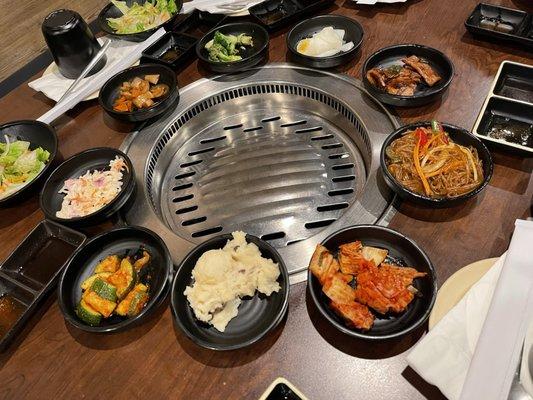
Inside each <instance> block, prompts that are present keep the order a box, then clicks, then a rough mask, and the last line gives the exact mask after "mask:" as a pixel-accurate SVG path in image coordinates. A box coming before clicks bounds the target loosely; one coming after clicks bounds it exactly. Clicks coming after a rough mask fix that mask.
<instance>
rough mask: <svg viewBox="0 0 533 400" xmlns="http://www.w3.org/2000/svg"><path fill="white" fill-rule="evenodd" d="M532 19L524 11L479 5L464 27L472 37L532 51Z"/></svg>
mask: <svg viewBox="0 0 533 400" xmlns="http://www.w3.org/2000/svg"><path fill="white" fill-rule="evenodd" d="M532 18H533V17H532V15H530V14H528V13H526V12H524V11H520V10H514V9H511V8H506V7H500V6H496V5H492V4H485V3H480V4H478V5H477V6H476V8H475V9H474V11H472V14H470V16H469V17H468V19H467V20H466V21H465V26H466V29H468V31H469V32H470V33H472V34H473V35H478V36H481V37H483V38H486V39H493V40H495V41H501V40H505V41H508V42H514V43H518V44H521V45H524V46H526V47H529V49H533V26H532Z"/></svg>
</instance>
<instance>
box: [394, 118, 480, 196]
mask: <svg viewBox="0 0 533 400" xmlns="http://www.w3.org/2000/svg"><path fill="white" fill-rule="evenodd" d="M431 125H432V126H431V127H430V128H416V130H414V131H408V132H406V133H405V134H404V135H403V136H402V137H400V138H398V139H396V140H394V141H393V142H392V143H391V144H390V145H389V146H388V147H387V148H386V149H385V153H386V155H387V157H388V162H387V168H388V170H389V172H390V173H391V174H392V176H393V177H394V178H395V179H396V180H397V181H398V182H399V183H400V184H401V185H402V186H404V187H405V188H406V189H408V190H410V191H412V192H415V193H418V194H421V195H424V196H428V197H431V198H454V197H458V196H461V195H463V194H466V193H469V192H471V191H472V190H474V189H476V188H477V187H479V186H480V185H481V183H482V182H483V179H484V178H483V165H482V161H481V160H480V159H479V157H478V154H477V151H476V149H475V148H473V147H465V146H461V145H459V144H457V143H454V142H453V141H452V140H451V139H450V137H449V136H448V133H446V132H445V131H444V129H443V128H442V126H441V125H440V124H439V123H438V122H436V121H433V122H432V123H431Z"/></svg>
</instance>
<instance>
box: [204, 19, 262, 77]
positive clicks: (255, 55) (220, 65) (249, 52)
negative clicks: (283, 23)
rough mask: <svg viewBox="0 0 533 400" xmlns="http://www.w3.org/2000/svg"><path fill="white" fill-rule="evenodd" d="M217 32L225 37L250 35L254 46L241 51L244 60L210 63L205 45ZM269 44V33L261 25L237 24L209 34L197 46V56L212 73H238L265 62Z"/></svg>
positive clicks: (224, 26)
mask: <svg viewBox="0 0 533 400" xmlns="http://www.w3.org/2000/svg"><path fill="white" fill-rule="evenodd" d="M216 31H220V32H221V33H223V34H225V35H235V36H237V35H239V34H241V33H245V34H247V35H250V36H251V37H252V41H253V46H245V47H244V50H241V52H240V55H241V57H242V60H239V61H234V62H227V63H224V62H213V61H209V54H208V52H207V50H206V49H205V45H206V44H207V42H209V41H210V40H211V39H213V36H214V35H215V32H216ZM268 42H269V37H268V32H267V31H266V29H265V28H263V27H262V26H261V25H257V24H252V23H250V22H236V23H233V24H226V25H222V26H217V27H216V28H214V29H212V30H211V31H209V32H207V33H206V34H205V35H204V37H203V38H202V39H200V40H199V41H198V43H197V44H196V55H197V56H198V58H199V59H200V60H201V61H202V62H203V63H204V65H206V66H207V67H208V68H209V69H211V70H212V71H215V72H222V73H231V72H238V71H242V70H244V69H247V68H250V67H253V66H254V65H257V64H259V63H260V62H261V61H262V60H264V59H265V57H266V55H267V52H268Z"/></svg>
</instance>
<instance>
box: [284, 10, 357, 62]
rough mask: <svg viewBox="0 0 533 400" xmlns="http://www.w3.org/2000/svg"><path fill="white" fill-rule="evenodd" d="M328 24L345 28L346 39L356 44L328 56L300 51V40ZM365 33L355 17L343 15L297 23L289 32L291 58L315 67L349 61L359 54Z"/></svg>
mask: <svg viewBox="0 0 533 400" xmlns="http://www.w3.org/2000/svg"><path fill="white" fill-rule="evenodd" d="M327 26H332V27H333V29H342V30H344V31H345V33H344V41H345V42H352V43H353V45H354V46H353V47H352V48H351V49H350V50H348V51H344V52H342V51H341V52H340V53H338V54H335V55H332V56H327V57H312V56H307V55H304V54H301V53H299V52H298V50H297V46H298V42H300V40H302V39H305V38H309V37H311V36H313V35H314V34H315V33H317V32H319V31H320V30H322V29H323V28H325V27H327ZM363 35H364V31H363V27H362V26H361V24H359V22H357V21H355V20H354V19H351V18H348V17H345V16H342V15H320V16H318V17H314V18H311V19H307V20H304V21H302V22H300V23H299V24H297V25H295V26H294V27H293V28H292V29H291V30H290V32H289V33H288V34H287V48H288V49H289V54H290V56H291V58H292V59H293V60H294V61H295V62H297V63H299V64H303V65H306V66H308V67H313V68H332V67H336V66H339V65H342V64H345V63H347V62H349V61H350V60H352V59H353V58H354V57H355V56H356V55H357V51H358V50H359V48H360V47H361V43H363Z"/></svg>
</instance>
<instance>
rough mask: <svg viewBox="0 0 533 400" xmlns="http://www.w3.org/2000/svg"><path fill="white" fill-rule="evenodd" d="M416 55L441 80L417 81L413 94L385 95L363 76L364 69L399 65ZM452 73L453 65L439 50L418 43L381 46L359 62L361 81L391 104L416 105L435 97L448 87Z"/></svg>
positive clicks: (400, 105) (373, 92) (379, 97)
mask: <svg viewBox="0 0 533 400" xmlns="http://www.w3.org/2000/svg"><path fill="white" fill-rule="evenodd" d="M412 55H414V56H417V57H419V58H420V59H422V60H425V61H427V63H428V64H429V65H430V66H431V67H432V68H433V70H434V71H435V72H436V73H438V74H439V75H440V77H441V80H440V81H439V82H437V83H436V84H435V85H434V86H431V87H430V86H428V85H426V84H419V85H418V87H417V89H416V91H415V93H414V95H413V96H400V95H394V94H389V93H387V92H386V91H384V90H381V89H379V88H377V87H375V86H374V85H373V84H372V83H370V81H369V80H368V78H367V76H366V75H367V72H368V71H370V70H371V69H372V68H376V67H388V66H391V65H398V64H401V60H402V59H403V58H405V57H409V56H412ZM453 75H454V66H453V64H452V62H451V61H450V59H449V58H448V57H447V56H446V55H445V54H444V53H442V52H440V51H439V50H436V49H434V48H431V47H428V46H422V45H420V44H399V45H394V46H389V47H385V48H383V49H381V50H378V51H376V52H375V53H374V54H372V55H371V56H370V57H368V58H367V59H366V61H365V63H364V65H363V76H362V80H363V84H364V86H365V88H366V90H368V91H369V92H370V93H371V94H372V95H373V96H374V97H376V98H377V99H378V100H379V101H381V102H382V103H385V104H389V105H391V106H398V107H418V106H421V105H424V104H428V103H431V102H433V101H436V100H438V99H439V98H441V97H442V95H443V94H444V93H445V92H446V90H447V89H448V87H449V86H450V84H451V82H452V79H453Z"/></svg>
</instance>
